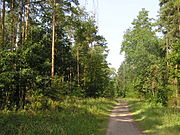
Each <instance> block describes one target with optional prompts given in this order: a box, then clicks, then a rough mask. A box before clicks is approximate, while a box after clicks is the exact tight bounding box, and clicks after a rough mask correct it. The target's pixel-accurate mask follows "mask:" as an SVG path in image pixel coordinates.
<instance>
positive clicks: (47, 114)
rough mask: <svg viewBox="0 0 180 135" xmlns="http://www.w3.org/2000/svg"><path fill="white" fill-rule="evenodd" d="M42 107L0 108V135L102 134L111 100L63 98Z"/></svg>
mask: <svg viewBox="0 0 180 135" xmlns="http://www.w3.org/2000/svg"><path fill="white" fill-rule="evenodd" d="M54 104H55V105H54V106H55V107H52V108H54V109H51V110H46V111H43V112H42V111H38V112H37V111H36V112H35V111H21V112H8V111H3V112H0V135H103V134H104V133H105V129H106V127H107V123H108V115H109V113H110V112H109V110H111V109H112V107H113V106H114V104H115V102H114V101H112V100H109V99H105V98H99V99H77V98H72V97H71V98H66V99H65V100H64V101H63V102H55V103H54Z"/></svg>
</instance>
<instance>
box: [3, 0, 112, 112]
mask: <svg viewBox="0 0 180 135" xmlns="http://www.w3.org/2000/svg"><path fill="white" fill-rule="evenodd" d="M29 2H30V3H29V4H30V6H28V1H27V2H26V3H25V1H18V0H17V1H6V5H5V7H6V9H5V10H6V11H5V12H6V18H7V19H6V20H5V25H6V26H7V27H6V30H5V36H4V37H6V38H4V39H5V41H4V43H2V45H3V48H1V50H0V108H1V109H11V110H13V109H14V108H15V109H16V110H18V109H22V108H24V107H25V106H26V105H30V104H31V103H32V104H35V106H38V105H40V104H39V100H40V101H41V98H43V99H45V98H48V99H49V98H50V99H51V100H53V101H57V100H61V97H63V96H66V95H71V96H79V97H90V96H91V97H100V96H106V95H107V94H104V93H108V87H109V83H110V81H111V78H110V77H109V67H108V63H107V61H106V56H107V47H106V41H105V39H104V38H103V37H102V36H100V35H98V34H97V33H98V28H97V26H96V25H95V19H94V17H92V16H90V15H89V14H88V13H87V12H86V11H85V10H84V9H81V8H80V7H78V1H77V0H68V1H61V2H60V1H56V6H55V8H54V9H53V1H50V2H49V3H48V2H46V1H41V2H40V1H39V2H38V1H34V0H30V1H29ZM28 8H29V13H28ZM53 10H55V21H56V22H55V23H56V28H55V33H56V39H55V64H54V65H55V66H54V68H55V79H54V80H52V79H51V77H50V76H51V57H52V56H51V55H52V54H51V53H52V52H51V46H52V42H51V40H52V16H51V15H52V12H53ZM22 11H23V12H22ZM16 27H17V29H15V28H16ZM0 32H1V31H0ZM1 38H2V36H0V40H2V39H1ZM4 45H5V46H4ZM77 52H78V53H77ZM78 66H79V68H77V67H78ZM35 97H36V98H37V99H36V98H35ZM35 99H36V100H35ZM36 102H37V104H36ZM42 106H43V105H42ZM40 108H41V105H40Z"/></svg>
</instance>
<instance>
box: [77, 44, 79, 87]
mask: <svg viewBox="0 0 180 135" xmlns="http://www.w3.org/2000/svg"><path fill="white" fill-rule="evenodd" d="M77 81H78V86H79V84H80V66H79V47H78V48H77Z"/></svg>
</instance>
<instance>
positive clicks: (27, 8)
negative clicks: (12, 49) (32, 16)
mask: <svg viewBox="0 0 180 135" xmlns="http://www.w3.org/2000/svg"><path fill="white" fill-rule="evenodd" d="M26 2H27V5H26V30H25V40H27V38H28V32H29V12H30V0H27V1H26Z"/></svg>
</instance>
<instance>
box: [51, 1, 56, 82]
mask: <svg viewBox="0 0 180 135" xmlns="http://www.w3.org/2000/svg"><path fill="white" fill-rule="evenodd" d="M55 4H56V0H54V1H53V16H52V19H53V20H52V65H51V78H52V80H54V58H55V53H54V50H55V21H56V20H55V17H56V16H55Z"/></svg>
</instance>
